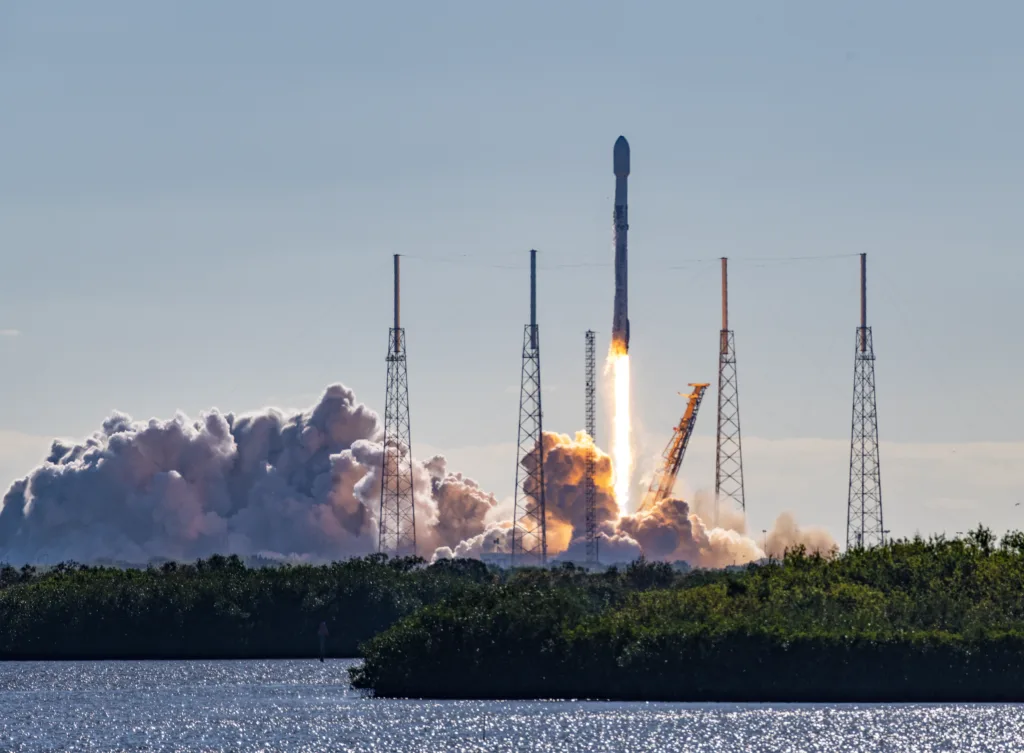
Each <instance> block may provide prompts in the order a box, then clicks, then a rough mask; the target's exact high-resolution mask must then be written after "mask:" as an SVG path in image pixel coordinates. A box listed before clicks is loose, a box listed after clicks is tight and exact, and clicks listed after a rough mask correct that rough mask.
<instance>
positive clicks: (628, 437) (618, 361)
mask: <svg viewBox="0 0 1024 753" xmlns="http://www.w3.org/2000/svg"><path fill="white" fill-rule="evenodd" d="M608 365H609V366H610V368H611V372H612V385H613V392H612V399H613V400H614V404H613V406H612V416H613V418H612V470H613V473H614V476H613V479H614V481H613V488H614V491H615V501H616V503H618V506H619V514H620V515H622V514H624V513H625V512H628V511H629V486H630V480H631V479H632V475H633V450H632V446H631V441H632V432H631V427H630V415H629V353H627V352H626V349H625V343H622V342H616V341H612V347H611V350H610V351H609V353H608Z"/></svg>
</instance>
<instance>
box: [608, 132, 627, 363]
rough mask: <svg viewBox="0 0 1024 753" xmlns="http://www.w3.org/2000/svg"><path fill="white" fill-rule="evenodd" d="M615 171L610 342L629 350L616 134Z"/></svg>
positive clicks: (622, 145)
mask: <svg viewBox="0 0 1024 753" xmlns="http://www.w3.org/2000/svg"><path fill="white" fill-rule="evenodd" d="M612 163H613V167H614V171H615V214H614V219H613V221H614V232H615V312H614V315H613V317H612V343H613V344H618V345H621V346H622V349H623V350H624V351H625V352H626V353H628V352H629V293H628V285H627V277H628V265H629V260H628V252H627V248H626V235H627V233H628V232H629V216H628V215H629V210H628V201H627V198H626V192H627V181H628V180H629V142H628V141H626V139H625V137H624V136H619V138H618V139H617V140H616V142H615V151H614V153H613V155H612Z"/></svg>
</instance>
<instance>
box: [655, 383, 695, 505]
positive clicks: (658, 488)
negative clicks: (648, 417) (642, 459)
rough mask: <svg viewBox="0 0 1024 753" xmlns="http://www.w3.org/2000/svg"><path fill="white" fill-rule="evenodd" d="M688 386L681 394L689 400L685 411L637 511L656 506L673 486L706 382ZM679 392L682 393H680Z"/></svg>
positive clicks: (691, 432)
mask: <svg viewBox="0 0 1024 753" xmlns="http://www.w3.org/2000/svg"><path fill="white" fill-rule="evenodd" d="M690 386H691V387H693V392H691V393H690V394H689V395H683V397H685V398H686V399H687V400H688V401H689V402H688V403H687V404H686V412H685V413H683V417H682V418H681V419H679V425H678V426H676V428H675V429H674V430H673V431H672V439H670V440H669V442H668V444H667V445H666V446H665V451H664V452H663V453H662V455H661V467H660V468H659V469H658V471H657V472H656V473H655V474H654V478H653V479H651V485H650V487H649V488H648V489H647V493H646V494H645V495H644V498H643V500H642V501H641V502H640V507H639V510H638V512H642V511H643V510H648V509H651V508H653V507H657V505H658V504H660V503H661V502H663V501H664V500H666V499H668V498H669V497H670V496H671V495H672V489H673V488H675V485H676V477H677V476H678V475H679V468H680V466H682V464H683V457H684V456H685V455H686V448H687V446H688V445H689V444H690V437H691V436H692V435H693V427H694V424H696V423H697V411H698V410H700V404H701V401H703V400H704V391H705V390H706V389H707V388H708V384H707V383H699V384H692V383H691V384H690ZM679 394H681V395H682V393H679Z"/></svg>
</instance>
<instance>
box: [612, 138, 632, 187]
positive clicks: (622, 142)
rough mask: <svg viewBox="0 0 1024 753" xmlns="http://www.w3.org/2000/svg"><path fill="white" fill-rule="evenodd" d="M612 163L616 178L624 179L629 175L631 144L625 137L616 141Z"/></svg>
mask: <svg viewBox="0 0 1024 753" xmlns="http://www.w3.org/2000/svg"><path fill="white" fill-rule="evenodd" d="M612 163H613V166H614V171H615V175H616V176H618V177H622V178H624V177H625V176H627V175H629V142H628V141H626V137H625V136H619V138H618V139H617V140H616V141H615V151H614V153H613V155H612Z"/></svg>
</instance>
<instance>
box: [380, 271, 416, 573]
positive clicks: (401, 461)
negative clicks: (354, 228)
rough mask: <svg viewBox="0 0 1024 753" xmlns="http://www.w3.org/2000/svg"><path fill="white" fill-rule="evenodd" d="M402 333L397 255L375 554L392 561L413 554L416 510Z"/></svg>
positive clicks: (406, 374)
mask: <svg viewBox="0 0 1024 753" xmlns="http://www.w3.org/2000/svg"><path fill="white" fill-rule="evenodd" d="M405 355H406V353H405V330H404V329H403V328H402V327H401V326H400V321H399V276H398V254H395V326H394V327H392V328H391V329H390V330H389V331H388V358H387V363H388V381H387V396H386V397H385V399H384V445H383V450H384V453H383V456H384V457H383V460H382V469H381V487H380V532H379V539H378V550H379V551H381V552H387V553H389V554H392V555H394V556H396V557H402V556H409V555H415V554H416V506H415V505H414V504H413V494H412V434H411V431H410V428H409V378H408V373H407V370H406V360H405Z"/></svg>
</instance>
